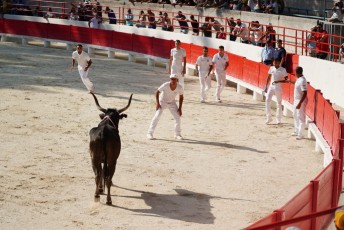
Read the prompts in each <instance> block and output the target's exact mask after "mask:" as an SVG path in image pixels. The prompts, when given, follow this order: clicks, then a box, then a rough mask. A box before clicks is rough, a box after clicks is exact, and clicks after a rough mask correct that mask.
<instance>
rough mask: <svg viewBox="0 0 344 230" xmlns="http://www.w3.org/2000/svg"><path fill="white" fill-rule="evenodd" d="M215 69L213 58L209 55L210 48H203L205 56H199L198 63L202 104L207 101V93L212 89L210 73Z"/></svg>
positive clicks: (197, 69)
mask: <svg viewBox="0 0 344 230" xmlns="http://www.w3.org/2000/svg"><path fill="white" fill-rule="evenodd" d="M212 69H213V63H212V59H211V57H210V56H209V55H208V47H206V46H204V47H203V55H201V56H199V57H198V58H197V61H196V71H197V72H198V77H199V83H200V87H201V89H200V93H201V103H204V102H205V100H206V99H207V92H208V91H209V89H210V88H211V77H210V72H211V70H212Z"/></svg>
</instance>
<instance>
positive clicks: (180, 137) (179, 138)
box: [174, 135, 184, 140]
mask: <svg viewBox="0 0 344 230" xmlns="http://www.w3.org/2000/svg"><path fill="white" fill-rule="evenodd" d="M174 138H175V139H177V140H183V139H184V138H183V137H182V136H181V135H176V136H174Z"/></svg>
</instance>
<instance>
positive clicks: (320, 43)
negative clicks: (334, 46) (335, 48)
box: [315, 25, 329, 59]
mask: <svg viewBox="0 0 344 230" xmlns="http://www.w3.org/2000/svg"><path fill="white" fill-rule="evenodd" d="M317 27H318V32H317V33H316V34H315V40H316V42H317V49H316V52H317V58H320V59H326V57H327V54H328V51H329V44H328V34H327V31H326V30H324V29H323V26H322V25H318V26H317Z"/></svg>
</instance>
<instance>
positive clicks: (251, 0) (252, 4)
mask: <svg viewBox="0 0 344 230" xmlns="http://www.w3.org/2000/svg"><path fill="white" fill-rule="evenodd" d="M247 5H248V6H249V7H250V8H251V11H254V7H255V6H256V0H248V1H247Z"/></svg>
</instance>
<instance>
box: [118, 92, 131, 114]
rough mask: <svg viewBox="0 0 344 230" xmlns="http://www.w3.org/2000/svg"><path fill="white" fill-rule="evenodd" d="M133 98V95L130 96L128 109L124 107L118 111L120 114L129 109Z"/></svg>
mask: <svg viewBox="0 0 344 230" xmlns="http://www.w3.org/2000/svg"><path fill="white" fill-rule="evenodd" d="M132 97H133V94H131V95H130V98H129V102H128V105H127V106H126V107H124V108H123V109H120V110H118V113H123V112H124V111H126V110H127V109H128V108H129V106H130V103H131V98H132Z"/></svg>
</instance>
